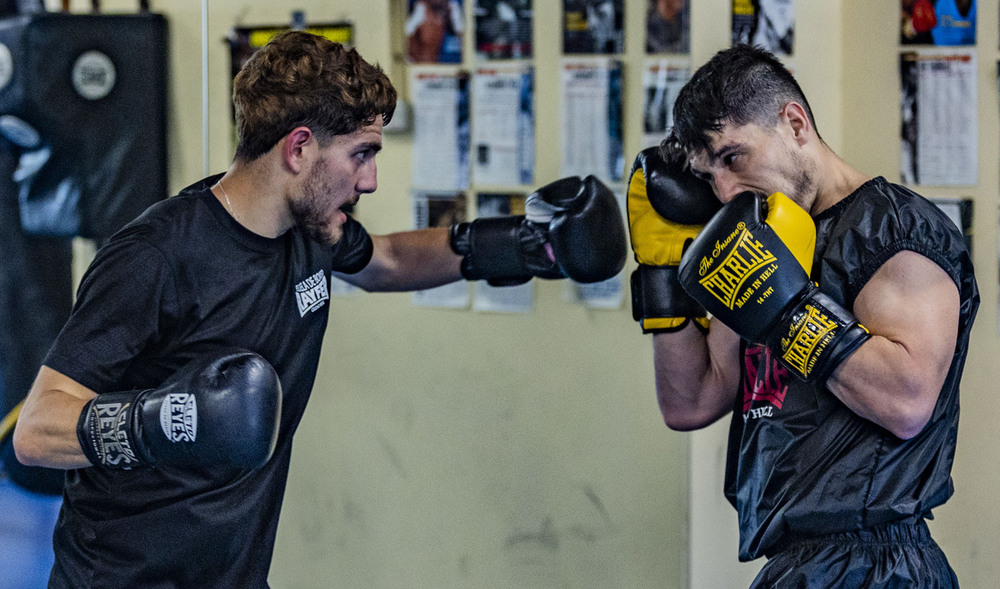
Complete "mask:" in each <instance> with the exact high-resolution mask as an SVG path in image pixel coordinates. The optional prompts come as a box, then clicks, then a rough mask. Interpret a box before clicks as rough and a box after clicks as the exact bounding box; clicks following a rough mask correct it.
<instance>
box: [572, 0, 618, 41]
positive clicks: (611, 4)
mask: <svg viewBox="0 0 1000 589" xmlns="http://www.w3.org/2000/svg"><path fill="white" fill-rule="evenodd" d="M624 51H625V8H624V0H563V53H567V54H574V53H595V54H617V53H622V52H624Z"/></svg>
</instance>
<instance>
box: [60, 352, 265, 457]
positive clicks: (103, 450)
mask: <svg viewBox="0 0 1000 589" xmlns="http://www.w3.org/2000/svg"><path fill="white" fill-rule="evenodd" d="M280 417H281V383H280V381H279V380H278V375H277V373H275V371H274V368H272V367H271V365H270V364H268V362H267V361H266V360H264V359H263V358H262V357H260V356H258V355H257V354H254V353H252V352H247V351H242V350H236V351H227V352H224V353H218V354H212V355H206V356H203V357H201V358H197V359H195V360H192V361H191V362H189V363H188V364H186V365H185V366H184V367H183V368H181V369H180V370H178V371H177V372H176V373H175V374H174V375H173V376H171V377H170V378H169V379H167V381H166V382H165V383H164V384H163V385H162V386H160V387H159V388H156V389H148V390H145V391H138V392H137V391H131V392H118V393H105V394H101V395H98V396H97V397H95V398H94V399H91V400H90V401H89V402H88V403H87V404H86V406H84V408H83V411H82V412H81V413H80V419H79V420H78V422H77V427H76V433H77V438H78V439H79V441H80V446H81V447H82V448H83V453H84V455H86V457H87V459H88V460H90V462H91V463H92V464H94V465H96V466H104V467H107V468H115V469H129V468H133V467H136V466H143V465H156V464H169V465H172V466H228V467H235V468H243V469H253V468H258V467H260V466H263V465H264V463H266V462H267V460H268V459H269V458H270V457H271V453H272V452H273V451H274V445H275V442H276V441H277V437H278V423H279V419H280Z"/></svg>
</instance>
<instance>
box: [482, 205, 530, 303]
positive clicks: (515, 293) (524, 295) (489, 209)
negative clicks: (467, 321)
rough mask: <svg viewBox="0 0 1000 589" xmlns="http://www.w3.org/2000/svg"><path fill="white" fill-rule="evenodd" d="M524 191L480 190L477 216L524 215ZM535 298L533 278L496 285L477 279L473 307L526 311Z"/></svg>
mask: <svg viewBox="0 0 1000 589" xmlns="http://www.w3.org/2000/svg"><path fill="white" fill-rule="evenodd" d="M524 199H525V195H524V193H500V192H480V193H479V194H477V195H476V217H478V218H484V217H507V216H509V215H523V214H524ZM533 298H534V280H529V281H528V282H525V283H524V284H518V285H514V286H493V285H491V284H490V283H489V282H487V281H486V280H477V281H476V282H475V286H474V294H473V298H472V308H473V309H474V310H476V311H492V312H497V313H527V312H529V311H531V305H532V301H533Z"/></svg>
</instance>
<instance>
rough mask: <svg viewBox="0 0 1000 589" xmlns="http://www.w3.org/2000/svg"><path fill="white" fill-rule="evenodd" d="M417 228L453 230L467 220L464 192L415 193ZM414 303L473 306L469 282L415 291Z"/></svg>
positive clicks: (460, 306)
mask: <svg viewBox="0 0 1000 589" xmlns="http://www.w3.org/2000/svg"><path fill="white" fill-rule="evenodd" d="M411 194H412V200H413V228H414V229H427V228H428V227H451V226H452V225H454V224H456V223H461V222H463V221H465V217H466V214H465V211H466V196H465V193H464V192H451V191H429V190H414V191H412V193H411ZM412 299H413V304H415V305H421V306H425V307H446V308H456V309H464V308H466V307H468V306H469V283H467V282H466V281H464V280H459V281H458V282H452V283H450V284H444V285H441V286H438V287H435V288H429V289H426V290H418V291H414V292H413V294H412Z"/></svg>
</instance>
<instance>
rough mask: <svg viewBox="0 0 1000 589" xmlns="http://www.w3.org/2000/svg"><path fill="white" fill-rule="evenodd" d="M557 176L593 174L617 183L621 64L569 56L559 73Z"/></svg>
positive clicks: (620, 152)
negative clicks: (558, 168) (558, 170)
mask: <svg viewBox="0 0 1000 589" xmlns="http://www.w3.org/2000/svg"><path fill="white" fill-rule="evenodd" d="M560 83H561V85H562V88H561V99H562V104H561V108H560V109H559V114H560V117H561V118H560V121H559V128H560V130H561V135H562V137H561V139H562V167H561V172H560V175H561V176H564V177H565V176H580V177H581V178H582V177H585V176H588V175H591V174H593V175H594V176H596V177H597V178H599V179H600V180H601V181H602V182H604V183H605V184H610V183H614V182H620V181H621V179H622V175H623V174H624V171H623V169H624V167H625V156H624V153H623V144H622V110H621V109H622V88H621V85H622V62H621V61H618V60H614V59H609V58H590V59H568V60H564V61H563V64H562V75H561V77H560Z"/></svg>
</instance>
